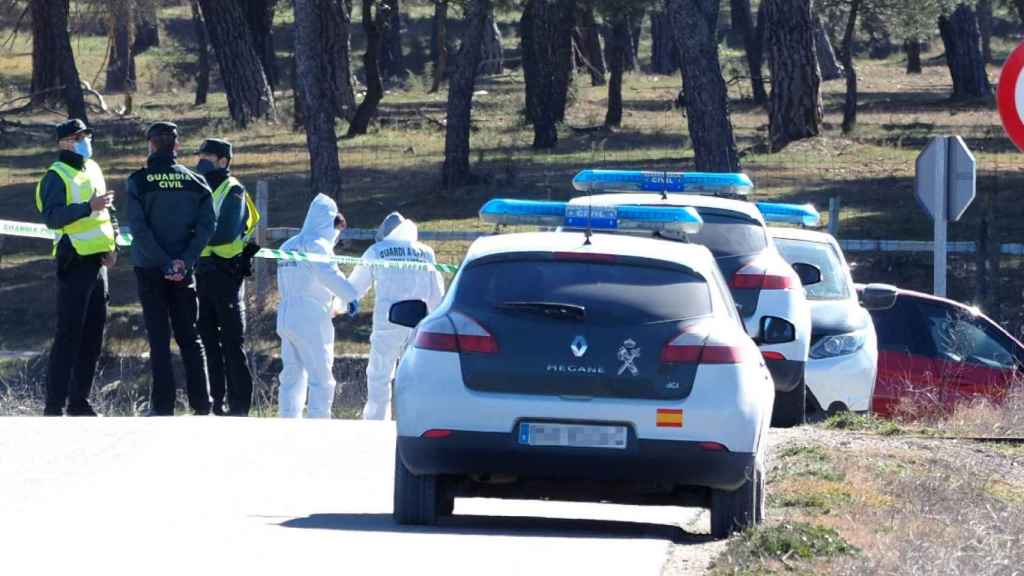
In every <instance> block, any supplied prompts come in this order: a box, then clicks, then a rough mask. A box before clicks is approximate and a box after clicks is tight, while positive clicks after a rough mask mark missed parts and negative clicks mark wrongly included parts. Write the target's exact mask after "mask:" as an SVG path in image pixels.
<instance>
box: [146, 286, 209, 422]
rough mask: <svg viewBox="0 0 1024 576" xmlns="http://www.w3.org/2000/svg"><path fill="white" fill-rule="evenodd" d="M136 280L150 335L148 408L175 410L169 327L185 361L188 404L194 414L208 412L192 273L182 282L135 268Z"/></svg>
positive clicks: (164, 411)
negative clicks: (151, 382) (151, 375)
mask: <svg viewBox="0 0 1024 576" xmlns="http://www.w3.org/2000/svg"><path fill="white" fill-rule="evenodd" d="M135 277H136V278H137V279H138V284H139V300H140V301H141V302H142V316H143V319H144V320H145V322H146V333H147V335H148V337H149V348H150V356H149V362H150V365H151V366H152V368H153V390H152V394H151V396H150V411H151V413H152V414H154V415H157V416H172V415H173V414H174V399H175V389H176V388H177V386H176V385H175V380H174V371H173V370H172V368H171V330H172V329H173V330H174V340H175V342H177V343H178V349H179V350H180V351H181V359H182V361H184V363H185V383H186V385H185V389H186V391H187V392H188V403H189V407H191V408H192V410H193V411H194V412H195V413H196V414H209V413H210V394H209V383H208V380H207V375H206V354H205V353H204V351H203V343H202V341H201V340H200V339H199V331H198V330H197V328H196V320H197V318H198V315H199V299H198V296H197V295H196V281H195V277H194V276H192V275H189V276H188V277H187V278H185V280H183V281H181V282H171V281H169V280H165V279H164V276H163V272H161V271H160V270H159V269H155V268H135Z"/></svg>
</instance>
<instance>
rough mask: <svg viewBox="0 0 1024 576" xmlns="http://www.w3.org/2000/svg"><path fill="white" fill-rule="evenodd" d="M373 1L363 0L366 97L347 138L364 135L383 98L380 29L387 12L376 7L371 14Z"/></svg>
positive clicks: (357, 110)
mask: <svg viewBox="0 0 1024 576" xmlns="http://www.w3.org/2000/svg"><path fill="white" fill-rule="evenodd" d="M373 5H374V0H363V32H364V33H365V34H366V53H365V54H363V68H364V70H365V74H366V96H363V101H362V102H360V103H359V108H356V115H355V117H354V118H352V123H351V124H349V127H348V133H347V134H346V135H345V136H346V137H347V138H354V137H355V136H358V135H361V134H366V131H367V130H369V128H370V120H372V119H373V117H374V116H376V115H377V106H379V105H380V101H381V100H382V99H383V98H384V82H383V80H381V73H380V50H381V44H382V43H383V41H384V39H383V36H382V29H383V28H385V27H386V20H387V18H388V17H389V16H388V10H386V9H383V8H381V7H378V9H377V14H376V16H374V14H373Z"/></svg>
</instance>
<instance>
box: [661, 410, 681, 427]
mask: <svg viewBox="0 0 1024 576" xmlns="http://www.w3.org/2000/svg"><path fill="white" fill-rule="evenodd" d="M657 422H658V428H682V427H683V411H682V410H673V409H671V408H658V419H657Z"/></svg>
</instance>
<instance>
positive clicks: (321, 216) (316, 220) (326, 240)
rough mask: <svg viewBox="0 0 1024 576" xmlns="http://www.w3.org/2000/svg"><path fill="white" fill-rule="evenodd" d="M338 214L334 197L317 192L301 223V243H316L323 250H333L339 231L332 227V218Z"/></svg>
mask: <svg viewBox="0 0 1024 576" xmlns="http://www.w3.org/2000/svg"><path fill="white" fill-rule="evenodd" d="M337 215H338V205H337V204H336V203H335V202H334V199H333V198H331V197H330V196H326V195H324V194H317V195H316V198H314V199H313V203H312V204H310V205H309V211H308V212H306V220H305V221H304V222H303V223H302V230H301V231H300V232H299V237H301V238H302V243H303V244H306V245H309V244H316V245H317V246H319V247H320V248H322V249H323V250H324V252H327V253H330V252H334V245H335V244H337V243H338V235H339V234H340V233H341V232H340V231H339V230H337V229H336V228H335V227H334V218H335V217H336V216H337Z"/></svg>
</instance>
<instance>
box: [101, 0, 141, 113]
mask: <svg viewBox="0 0 1024 576" xmlns="http://www.w3.org/2000/svg"><path fill="white" fill-rule="evenodd" d="M134 4H135V2H134V0H114V1H112V2H109V3H108V4H107V6H108V8H107V9H108V11H109V12H108V28H109V29H110V36H111V42H110V52H109V54H108V55H107V82H106V91H107V92H110V93H114V92H130V91H134V90H135V54H133V53H132V43H133V39H134V38H133V35H134V32H135V31H134V30H133V27H134V23H135V17H134V16H135V6H134Z"/></svg>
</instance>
